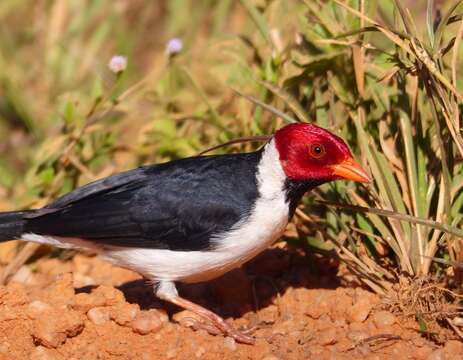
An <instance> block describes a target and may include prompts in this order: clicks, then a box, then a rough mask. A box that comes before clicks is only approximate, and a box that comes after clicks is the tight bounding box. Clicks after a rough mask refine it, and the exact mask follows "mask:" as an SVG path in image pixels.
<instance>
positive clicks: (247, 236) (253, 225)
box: [105, 194, 288, 282]
mask: <svg viewBox="0 0 463 360" xmlns="http://www.w3.org/2000/svg"><path fill="white" fill-rule="evenodd" d="M287 223H288V205H287V203H286V201H285V199H284V196H283V194H282V196H281V197H280V196H279V197H277V198H274V199H271V200H263V199H262V200H259V201H258V202H257V203H256V207H255V208H254V211H253V212H252V215H251V216H250V217H249V218H248V219H246V221H244V222H243V223H241V224H238V226H236V227H235V229H234V230H232V231H230V232H229V233H227V234H226V236H222V237H218V238H217V239H215V240H214V242H215V243H216V247H215V249H214V250H211V251H172V250H158V249H130V248H114V249H112V250H111V251H108V252H106V254H105V257H106V258H108V260H111V261H113V262H115V263H117V264H119V265H123V266H126V267H128V268H131V269H134V270H136V271H138V272H140V273H142V274H143V275H144V276H146V277H147V278H149V279H151V280H154V281H158V280H170V281H182V282H201V281H206V280H210V279H213V278H216V277H218V276H220V275H222V274H224V273H226V272H227V271H230V270H232V269H234V268H236V267H239V266H240V265H242V264H243V263H245V262H246V261H248V260H250V259H252V258H253V257H254V256H256V255H257V254H258V253H260V252H261V251H263V250H264V249H266V248H267V247H268V246H269V245H271V244H272V243H273V242H274V241H275V240H276V239H278V238H279V237H280V236H281V234H282V233H283V232H284V230H285V228H286V225H287Z"/></svg>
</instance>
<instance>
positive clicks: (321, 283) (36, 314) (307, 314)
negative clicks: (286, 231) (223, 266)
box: [0, 248, 463, 360]
mask: <svg viewBox="0 0 463 360" xmlns="http://www.w3.org/2000/svg"><path fill="white" fill-rule="evenodd" d="M312 267H313V268H315V269H324V271H322V272H320V270H318V271H315V270H313V269H312V270H311V268H312ZM336 271H337V270H336V264H332V263H331V262H330V261H328V260H322V262H321V263H317V264H316V266H310V262H309V261H308V259H307V258H305V257H303V256H301V255H298V254H297V252H295V251H287V250H283V249H279V248H274V249H270V250H268V251H266V252H265V253H264V254H262V255H261V256H259V257H258V258H257V259H256V260H254V261H253V262H252V263H250V264H249V265H247V266H246V267H245V268H244V269H238V270H236V271H233V272H231V273H229V274H227V275H226V276H224V277H222V278H220V279H217V280H215V281H213V282H210V283H207V284H197V285H188V286H181V287H180V293H181V294H183V295H184V296H185V297H187V298H189V299H191V300H193V301H196V302H197V303H200V304H202V305H204V306H207V307H208V308H210V309H212V310H214V311H216V312H217V313H219V314H221V315H223V316H225V317H227V318H229V319H230V321H232V322H233V323H234V325H235V326H237V327H240V326H243V327H247V328H249V327H256V330H255V332H254V335H255V337H256V338H257V341H256V344H255V345H254V346H249V345H241V344H237V343H235V342H234V341H233V339H231V338H223V337H222V336H212V335H209V334H208V333H207V332H206V331H205V330H204V329H196V330H195V329H193V328H192V327H191V326H192V325H194V324H197V323H195V322H194V321H192V318H194V315H193V314H190V313H188V312H187V311H181V310H179V309H177V308H175V307H173V306H169V305H166V304H165V303H162V302H160V301H158V300H156V299H155V298H154V297H153V295H152V292H151V288H150V286H149V285H148V284H146V283H145V282H144V281H143V280H142V279H141V278H140V276H139V275H137V274H135V273H133V272H131V271H128V270H125V269H121V268H117V267H114V266H112V265H110V264H108V263H105V262H103V261H101V260H99V259H97V258H95V257H91V256H84V255H76V256H75V257H73V259H72V260H68V261H62V260H58V259H50V258H48V259H47V258H44V259H40V260H38V261H37V262H36V263H33V264H31V265H28V266H24V267H23V268H21V270H20V271H19V272H18V273H17V274H16V275H15V277H14V278H13V281H11V282H10V283H9V285H8V286H6V287H0V359H1V360H3V359H18V360H23V359H32V360H46V359H48V360H55V359H56V360H64V359H75V360H77V359H118V360H122V359H146V360H148V359H223V360H227V359H262V360H278V359H281V360H283V359H371V360H373V359H391V358H394V359H429V360H440V359H455V360H456V359H463V355H462V354H463V344H462V343H461V342H459V341H457V340H450V341H448V342H447V343H446V344H445V345H444V346H438V345H436V344H434V343H433V342H431V341H428V340H427V339H425V338H424V337H423V336H422V335H420V334H419V332H418V331H417V324H416V323H415V322H414V321H413V320H406V319H402V318H399V317H397V316H396V315H393V314H392V313H390V312H388V311H385V310H381V308H384V306H381V300H380V298H379V297H378V296H376V295H374V294H372V293H371V292H369V291H367V290H365V289H362V288H360V287H355V286H353V285H347V283H348V281H347V280H348V278H349V276H348V275H346V276H341V277H339V276H336ZM165 311H167V313H168V314H169V317H167V315H166V312H165Z"/></svg>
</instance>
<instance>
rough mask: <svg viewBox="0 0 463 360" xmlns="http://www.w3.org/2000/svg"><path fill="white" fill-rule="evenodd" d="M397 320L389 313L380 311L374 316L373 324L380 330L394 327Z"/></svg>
mask: <svg viewBox="0 0 463 360" xmlns="http://www.w3.org/2000/svg"><path fill="white" fill-rule="evenodd" d="M396 320H397V319H396V317H395V316H394V315H393V314H391V313H390V312H388V311H379V312H377V313H376V314H374V315H373V322H374V323H375V325H376V327H377V328H378V329H379V328H383V327H385V326H391V325H394V324H395V322H396Z"/></svg>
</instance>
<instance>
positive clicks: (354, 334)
mask: <svg viewBox="0 0 463 360" xmlns="http://www.w3.org/2000/svg"><path fill="white" fill-rule="evenodd" d="M369 336H370V335H369V334H368V333H367V332H365V331H350V332H349V333H347V337H348V338H349V339H351V340H352V341H354V342H356V343H358V342H361V341H362V340H365V339H367V338H368V337H369Z"/></svg>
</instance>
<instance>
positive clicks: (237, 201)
mask: <svg viewBox="0 0 463 360" xmlns="http://www.w3.org/2000/svg"><path fill="white" fill-rule="evenodd" d="M314 139H315V140H314ZM340 142H342V140H340V139H339V138H337V137H336V136H334V135H332V134H330V133H329V132H327V131H326V130H323V129H320V128H318V127H316V126H314V125H309V124H296V125H289V126H287V127H285V128H283V129H281V130H280V131H279V132H277V134H276V136H275V137H274V138H273V139H272V140H271V141H270V142H269V143H267V144H266V145H265V146H264V147H263V148H262V149H260V150H259V151H256V152H253V153H245V154H231V155H218V156H201V157H193V158H187V159H182V160H177V161H172V162H168V163H165V164H160V165H152V166H146V167H141V168H138V169H134V170H131V171H128V172H124V173H120V174H117V175H114V176H111V177H108V178H105V179H102V180H98V181H96V182H93V183H90V184H88V185H85V186H83V187H81V188H79V189H76V190H74V191H73V192H71V193H69V194H67V195H65V196H63V197H61V198H59V199H57V200H56V201H55V202H53V203H51V204H49V205H48V206H46V207H44V208H42V209H38V210H27V211H21V212H9V213H2V214H0V241H2V240H10V239H22V240H25V241H32V242H37V243H42V244H49V245H54V246H58V247H62V248H78V249H91V250H93V251H95V252H97V253H99V254H100V255H101V256H102V257H104V258H105V259H108V260H110V261H112V262H114V263H116V264H117V265H121V266H125V267H127V268H130V269H133V270H135V271H137V272H139V273H141V274H143V275H144V276H145V277H146V278H148V279H150V280H151V281H153V282H154V283H155V284H156V285H155V286H156V294H157V295H158V296H159V297H160V298H162V299H164V300H168V301H171V302H173V303H176V304H178V305H180V306H183V307H187V308H189V309H191V310H193V311H197V312H199V313H200V314H201V315H203V316H205V317H207V318H208V319H209V320H211V321H213V322H214V324H215V325H216V326H217V327H219V328H220V329H221V330H222V331H224V332H226V333H227V334H229V335H231V336H234V337H235V338H236V339H237V340H239V341H243V342H251V341H252V340H251V338H249V337H248V336H246V335H244V334H241V333H239V332H237V331H236V330H234V329H233V328H231V327H230V326H229V325H228V324H227V323H225V322H224V321H223V320H222V319H221V318H219V317H217V315H215V314H213V313H211V312H209V311H208V310H206V309H203V308H198V306H197V305H195V304H192V303H190V302H188V301H187V300H185V299H182V298H180V297H179V296H178V294H177V291H176V288H175V285H174V282H176V281H182V282H200V281H206V280H209V279H212V278H215V277H217V276H220V275H222V274H223V273H225V272H227V271H229V270H231V269H233V268H236V267H238V266H240V265H241V264H243V263H244V262H246V261H248V260H249V259H251V258H253V257H254V256H255V255H257V254H258V253H259V252H261V251H262V250H264V249H265V248H267V247H268V246H269V245H271V244H272V243H273V242H274V241H275V240H276V239H277V238H278V237H280V236H281V234H282V233H283V232H284V230H285V227H286V225H287V223H288V221H289V219H290V218H291V216H292V213H293V212H294V209H295V206H296V205H297V202H298V201H299V199H300V198H301V197H302V195H303V194H304V193H305V192H306V191H307V190H309V189H310V188H313V187H315V186H317V185H319V184H321V183H323V182H326V181H330V180H334V179H337V178H349V176H350V178H351V179H354V180H359V181H365V180H366V179H367V176H366V174H365V173H364V172H362V171H363V170H361V169H360V168H359V166H358V165H357V164H355V163H353V162H352V158H351V155H350V152H349V150H348V148H347V147H346V146H345V144H344V142H342V143H340ZM301 144H302V145H303V148H302V147H300V145H301ZM314 144H315V145H316V147H315V148H313V145H314ZM308 146H309V148H308ZM320 148H322V149H323V151H324V152H327V151H328V150H330V149H331V150H332V152H335V154H331V155H330V157H326V159H324V162H321V161H320V157H319V153H318V150H319V149H320ZM312 149H315V150H314V151H315V153H313V156H312V157H313V159H309V160H310V162H309V163H298V162H299V159H298V156H301V154H299V153H300V152H304V156H308V157H310V156H309V155H307V154H310V153H311V151H312ZM335 155H336V156H335ZM340 163H341V164H343V165H342V169H341V167H339V166H340V165H339V164H340ZM336 166H338V168H336ZM323 167H326V168H327V169H328V168H329V171H328V170H326V171H325V170H324V169H323ZM305 169H309V170H310V174H315V175H316V176H315V175H314V176H309V175H304V170H305ZM346 169H348V170H346ZM324 171H325V172H324ZM343 171H344V173H343ZM346 171H347V173H346ZM349 171H350V172H351V173H349ZM346 174H348V175H346ZM349 174H350V175H349ZM352 174H354V175H352ZM355 176H357V178H355Z"/></svg>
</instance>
